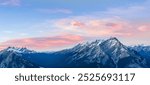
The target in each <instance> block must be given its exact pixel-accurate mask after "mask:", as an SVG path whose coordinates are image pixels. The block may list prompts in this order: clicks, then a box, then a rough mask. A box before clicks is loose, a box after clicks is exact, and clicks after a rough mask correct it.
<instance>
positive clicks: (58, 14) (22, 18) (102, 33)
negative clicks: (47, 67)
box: [0, 0, 150, 51]
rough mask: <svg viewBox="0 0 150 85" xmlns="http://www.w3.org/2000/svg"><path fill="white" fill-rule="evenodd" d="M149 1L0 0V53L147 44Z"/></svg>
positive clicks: (149, 43) (149, 17)
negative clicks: (110, 42) (108, 41)
mask: <svg viewBox="0 0 150 85" xmlns="http://www.w3.org/2000/svg"><path fill="white" fill-rule="evenodd" d="M149 9H150V0H0V50H1V49H4V48H7V47H8V46H14V47H27V48H29V49H33V50H37V51H52V50H61V49H64V48H69V47H72V46H74V45H76V44H78V43H83V42H86V41H93V40H96V39H105V38H109V37H117V38H118V39H119V40H120V41H121V42H122V43H123V44H125V45H138V44H144V45H150V39H149V37H150V10H149Z"/></svg>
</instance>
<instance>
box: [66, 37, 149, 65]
mask: <svg viewBox="0 0 150 85" xmlns="http://www.w3.org/2000/svg"><path fill="white" fill-rule="evenodd" d="M70 50H71V52H72V55H70V56H69V57H68V59H67V60H66V61H67V62H68V65H72V66H74V67H146V61H145V60H144V59H143V58H141V57H140V56H139V55H137V54H136V53H135V52H134V51H132V50H130V49H128V47H126V46H125V45H123V44H122V43H121V42H120V41H119V40H118V39H117V38H110V39H108V40H104V41H99V40H96V41H95V42H92V43H87V44H85V45H83V44H79V45H77V46H75V47H74V48H72V49H70Z"/></svg>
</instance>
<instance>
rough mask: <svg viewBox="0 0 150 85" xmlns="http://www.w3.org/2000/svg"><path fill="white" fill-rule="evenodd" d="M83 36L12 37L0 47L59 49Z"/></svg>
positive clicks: (81, 38) (81, 39)
mask: <svg viewBox="0 0 150 85" xmlns="http://www.w3.org/2000/svg"><path fill="white" fill-rule="evenodd" d="M83 40H84V39H83V37H81V36H78V35H70V34H67V35H60V36H54V37H39V38H24V39H14V40H9V41H6V42H3V43H0V49H4V48H6V47H8V46H15V47H27V48H30V49H34V50H47V49H57V48H58V49H59V48H61V47H64V46H70V45H73V44H75V43H79V42H81V41H83Z"/></svg>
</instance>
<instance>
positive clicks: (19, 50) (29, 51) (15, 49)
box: [4, 47, 35, 53]
mask: <svg viewBox="0 0 150 85" xmlns="http://www.w3.org/2000/svg"><path fill="white" fill-rule="evenodd" d="M4 50H5V51H8V52H17V53H34V52H35V51H33V50H29V49H27V48H17V47H8V48H6V49H4Z"/></svg>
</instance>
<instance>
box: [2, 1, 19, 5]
mask: <svg viewBox="0 0 150 85" xmlns="http://www.w3.org/2000/svg"><path fill="white" fill-rule="evenodd" d="M20 2H21V1H20V0H1V1H0V5H3V6H20Z"/></svg>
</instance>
